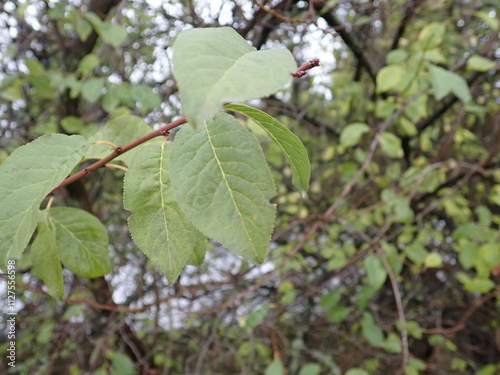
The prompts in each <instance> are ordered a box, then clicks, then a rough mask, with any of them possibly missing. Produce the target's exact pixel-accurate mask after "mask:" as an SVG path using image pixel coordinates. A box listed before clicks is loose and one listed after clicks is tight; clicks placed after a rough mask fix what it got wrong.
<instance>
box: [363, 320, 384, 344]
mask: <svg viewBox="0 0 500 375" xmlns="http://www.w3.org/2000/svg"><path fill="white" fill-rule="evenodd" d="M361 333H362V334H363V337H364V338H365V339H366V340H367V341H368V342H369V343H370V345H372V346H375V347H377V348H378V347H380V346H381V345H382V344H383V342H384V340H385V338H384V332H383V331H382V329H381V328H380V327H379V326H378V325H377V323H375V319H373V315H372V314H370V313H369V312H364V313H363V318H362V321H361Z"/></svg>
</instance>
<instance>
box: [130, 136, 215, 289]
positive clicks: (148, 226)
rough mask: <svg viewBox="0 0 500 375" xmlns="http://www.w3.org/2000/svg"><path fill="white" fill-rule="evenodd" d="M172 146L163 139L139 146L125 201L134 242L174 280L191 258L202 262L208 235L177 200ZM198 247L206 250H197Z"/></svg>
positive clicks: (131, 169) (133, 160) (133, 162)
mask: <svg viewBox="0 0 500 375" xmlns="http://www.w3.org/2000/svg"><path fill="white" fill-rule="evenodd" d="M176 142H177V140H176ZM170 148H171V143H165V142H163V140H157V141H154V142H150V143H147V144H144V145H143V146H141V147H140V148H139V150H138V151H137V153H136V154H135V155H134V158H133V159H132V161H131V163H130V165H129V169H128V171H127V174H126V175H125V181H124V197H123V203H124V206H125V208H126V209H127V210H129V211H131V212H132V215H131V216H130V218H129V227H130V233H131V234H132V237H133V239H134V242H135V243H136V244H137V246H138V247H139V249H141V251H142V252H143V253H144V254H146V255H147V256H148V258H150V259H151V260H152V261H153V263H154V264H156V265H157V266H158V267H159V268H160V269H161V270H162V271H163V272H164V273H165V275H166V276H167V279H168V280H169V281H171V282H172V281H175V279H176V278H177V277H179V275H180V273H181V271H182V269H183V268H184V266H185V265H186V264H187V263H188V262H189V261H190V260H194V262H195V263H201V262H203V258H204V251H203V250H204V249H205V246H204V245H205V237H204V236H203V235H202V234H201V233H200V232H199V231H198V230H197V229H196V228H195V227H194V226H193V225H192V224H191V222H190V221H189V220H188V219H187V217H186V215H185V214H184V212H183V211H182V210H181V209H180V207H179V205H178V204H177V202H176V201H175V198H174V192H173V189H172V186H171V184H170V171H169V167H168V164H169V159H170ZM195 249H197V250H200V249H201V250H202V251H203V253H202V254H200V253H199V252H198V253H196V254H195V253H194V251H195ZM200 260H201V262H200Z"/></svg>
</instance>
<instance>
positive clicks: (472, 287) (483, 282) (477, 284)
mask: <svg viewBox="0 0 500 375" xmlns="http://www.w3.org/2000/svg"><path fill="white" fill-rule="evenodd" d="M464 287H465V290H467V291H468V292H471V293H488V292H489V291H490V290H492V289H493V288H495V283H494V282H493V281H491V280H489V279H483V278H478V277H477V278H475V279H470V280H469V281H468V282H466V283H465V285H464Z"/></svg>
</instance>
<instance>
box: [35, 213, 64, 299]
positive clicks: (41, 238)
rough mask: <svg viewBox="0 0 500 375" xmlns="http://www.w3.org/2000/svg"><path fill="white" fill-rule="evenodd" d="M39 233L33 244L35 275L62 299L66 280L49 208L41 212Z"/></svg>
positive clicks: (51, 292) (55, 295) (49, 290)
mask: <svg viewBox="0 0 500 375" xmlns="http://www.w3.org/2000/svg"><path fill="white" fill-rule="evenodd" d="M37 230H38V234H37V236H36V238H35V240H34V241H33V244H32V245H31V261H32V263H33V273H34V275H35V277H37V278H39V279H41V280H43V282H44V283H45V285H46V286H47V289H48V292H49V294H50V295H51V296H52V297H54V298H56V299H58V300H60V301H62V300H63V299H64V281H63V274H62V267H61V262H60V261H59V255H58V252H57V243H56V232H55V228H54V227H53V225H52V223H51V222H50V221H49V219H48V215H47V210H44V211H42V212H41V213H40V217H39V219H38V226H37Z"/></svg>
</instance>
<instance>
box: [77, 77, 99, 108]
mask: <svg viewBox="0 0 500 375" xmlns="http://www.w3.org/2000/svg"><path fill="white" fill-rule="evenodd" d="M103 88H104V83H103V82H102V80H101V79H99V78H90V79H89V80H87V81H84V82H83V84H82V96H83V98H84V99H85V100H88V101H89V102H91V103H95V102H96V101H97V99H99V97H100V96H101V95H102V89H103Z"/></svg>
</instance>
